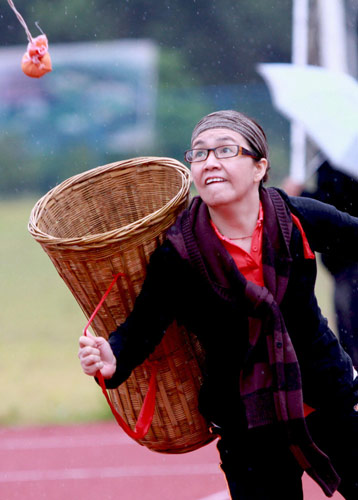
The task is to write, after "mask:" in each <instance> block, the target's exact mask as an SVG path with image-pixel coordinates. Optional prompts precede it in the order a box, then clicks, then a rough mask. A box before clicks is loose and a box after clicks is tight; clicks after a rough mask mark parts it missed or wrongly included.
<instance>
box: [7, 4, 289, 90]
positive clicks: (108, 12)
mask: <svg viewBox="0 0 358 500" xmlns="http://www.w3.org/2000/svg"><path fill="white" fill-rule="evenodd" d="M15 4H16V6H17V8H18V9H19V11H20V12H21V13H22V15H23V17H24V18H25V20H26V22H27V23H28V26H29V28H30V31H31V33H32V34H33V36H35V35H36V34H37V33H36V32H37V28H36V27H35V25H34V23H35V22H36V21H38V22H39V24H40V26H41V27H42V29H43V30H44V31H45V32H46V33H47V35H48V37H49V39H50V40H51V42H74V41H88V40H91V41H93V40H108V39H120V38H151V39H153V40H154V41H156V42H157V43H158V44H159V46H160V47H162V48H166V49H170V50H173V51H175V52H178V53H179V54H180V55H181V58H182V61H183V62H182V65H181V67H180V68H178V70H179V73H180V74H181V75H182V77H183V78H185V77H184V76H183V73H186V74H189V75H190V76H191V79H192V83H193V82H194V83H196V84H200V83H201V84H216V83H234V82H237V81H246V82H247V81H249V80H252V79H257V75H256V71H255V64H256V63H257V62H258V61H261V62H270V61H280V62H284V61H286V62H287V61H289V60H290V47H291V9H292V2H291V0H270V1H269V2H268V1H267V0H235V1H232V0H188V1H185V2H183V0H157V1H148V0H71V1H68V0H56V2H51V1H49V0H33V1H31V2H28V1H25V0H17V1H16V2H15ZM24 42H26V37H25V33H24V31H23V29H22V27H21V26H20V25H19V23H18V21H17V19H16V17H15V15H14V13H13V12H12V11H11V9H10V8H9V6H8V5H7V3H6V2H5V1H4V2H2V3H1V5H0V45H3V46H6V45H13V44H19V43H24ZM178 76H179V75H178Z"/></svg>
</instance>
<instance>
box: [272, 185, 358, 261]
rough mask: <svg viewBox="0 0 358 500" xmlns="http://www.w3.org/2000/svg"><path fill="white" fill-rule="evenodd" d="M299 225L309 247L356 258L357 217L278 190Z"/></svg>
mask: <svg viewBox="0 0 358 500" xmlns="http://www.w3.org/2000/svg"><path fill="white" fill-rule="evenodd" d="M278 191H279V193H280V195H281V196H282V197H283V199H284V200H285V201H286V203H287V204H288V206H289V208H290V210H291V211H292V213H293V214H294V215H296V216H297V217H298V218H299V219H300V221H301V224H302V227H303V229H304V231H305V233H306V236H307V238H308V241H309V244H310V246H311V248H312V250H314V251H316V252H320V253H323V254H328V255H337V256H340V257H342V258H346V259H350V260H354V261H358V218H357V217H353V216H351V215H349V214H348V213H346V212H341V211H339V210H337V209H336V208H335V207H333V206H332V205H328V204H327V203H322V202H320V201H317V200H314V199H311V198H305V197H295V196H288V195H287V194H286V193H285V192H283V191H281V190H278Z"/></svg>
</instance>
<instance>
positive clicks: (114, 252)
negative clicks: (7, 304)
mask: <svg viewBox="0 0 358 500" xmlns="http://www.w3.org/2000/svg"><path fill="white" fill-rule="evenodd" d="M189 188H190V172H189V171H188V169H187V168H186V167H185V166H184V165H182V164H181V163H179V162H177V161H175V160H173V159H170V158H156V157H147V158H134V159H131V160H127V161H122V162H117V163H112V164H110V165H104V166H102V167H98V168H95V169H92V170H89V171H87V172H84V173H82V174H79V175H76V176H74V177H72V178H70V179H68V180H66V181H64V182H63V183H62V184H60V185H59V186H57V187H55V188H54V189H52V190H51V191H49V193H47V194H46V195H45V196H44V197H43V198H41V199H40V200H39V201H38V202H37V203H36V205H35V207H34V208H33V210H32V212H31V216H30V221H29V231H30V233H31V234H32V236H33V237H34V238H35V239H36V240H37V241H38V242H39V243H40V244H41V246H42V248H43V249H44V250H45V252H46V253H47V254H48V256H49V257H50V259H51V260H52V262H53V264H54V265H55V267H56V269H57V271H58V273H59V274H60V276H61V277H62V278H63V280H64V281H65V283H66V284H67V286H68V287H69V289H70V290H71V292H72V294H73V295H74V297H75V298H76V300H77V302H78V303H79V305H80V306H81V308H82V310H83V312H84V313H85V315H86V317H87V318H88V317H90V315H91V314H92V312H93V310H94V309H95V307H96V305H97V304H98V302H99V300H100V298H101V297H102V295H103V294H104V292H105V291H106V289H107V287H108V285H109V283H110V282H111V281H112V278H113V275H114V274H115V273H124V274H125V277H124V278H121V279H120V280H118V282H117V284H116V286H115V287H114V289H113V290H112V291H111V293H110V295H109V296H108V298H107V300H106V302H105V303H104V305H103V307H102V308H101V309H100V311H99V313H98V314H97V316H96V317H95V319H94V320H93V323H92V328H93V331H94V332H95V334H96V335H101V336H103V337H105V338H107V337H108V334H109V333H110V332H111V331H113V330H114V329H115V328H116V326H117V325H118V324H120V323H122V322H123V321H124V320H125V318H126V317H127V315H128V314H129V312H130V311H131V310H132V308H133V304H134V301H135V298H136V296H137V295H138V293H139V291H140V289H141V286H142V283H143V280H144V277H145V269H146V265H147V263H148V260H149V257H150V255H151V254H152V252H153V251H154V249H155V248H156V247H157V246H158V245H159V244H160V243H161V242H162V241H163V238H164V233H165V231H166V230H167V229H168V228H169V227H170V225H171V224H172V223H173V222H174V220H175V218H176V216H177V215H178V213H179V212H180V211H182V210H183V209H184V208H185V207H186V206H187V203H188V196H189ZM153 362H155V363H156V366H158V373H157V380H156V382H157V394H156V408H155V413H154V417H153V421H152V425H151V427H150V429H149V432H148V433H147V434H146V436H145V437H144V438H143V439H141V440H140V441H139V442H140V443H141V444H142V445H145V446H146V447H148V448H149V449H151V450H153V451H158V452H163V453H184V452H187V451H192V450H195V449H197V448H199V447H201V446H203V445H204V444H206V443H208V442H210V441H211V440H212V435H211V434H210V433H209V431H208V426H207V423H206V422H205V421H204V419H203V418H202V417H201V415H200V414H199V412H198V409H197V395H198V391H199V388H200V385H201V369H200V366H201V364H202V362H203V352H202V349H201V347H200V344H199V343H198V341H197V340H196V338H195V337H194V336H193V335H191V334H190V333H189V332H187V331H185V330H184V329H183V328H179V327H178V326H177V325H176V324H173V325H171V326H170V327H169V329H168V331H167V332H166V335H165V336H164V338H163V340H162V342H161V343H160V345H159V346H158V347H157V349H156V350H155V352H154V353H153V355H152V356H151V357H150V359H149V360H147V361H146V362H144V363H143V364H142V365H141V366H139V367H137V368H136V369H135V370H134V371H133V373H132V375H131V376H130V378H129V379H128V380H127V381H126V382H125V383H123V384H121V385H120V386H119V387H118V388H117V389H115V390H110V391H109V393H110V399H111V401H112V403H113V404H114V406H115V407H116V409H117V410H118V412H119V413H120V414H121V415H122V417H123V419H124V420H125V421H126V422H127V424H128V425H129V426H130V427H131V428H134V426H135V424H136V421H137V419H138V415H139V412H140V409H141V406H142V403H143V399H144V397H145V394H146V392H147V390H148V382H149V378H150V373H151V363H153Z"/></svg>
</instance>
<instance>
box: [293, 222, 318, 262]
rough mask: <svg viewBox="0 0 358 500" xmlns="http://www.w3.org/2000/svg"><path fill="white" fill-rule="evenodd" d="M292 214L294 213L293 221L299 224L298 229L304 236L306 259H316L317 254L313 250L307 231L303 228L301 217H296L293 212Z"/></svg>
mask: <svg viewBox="0 0 358 500" xmlns="http://www.w3.org/2000/svg"><path fill="white" fill-rule="evenodd" d="M291 215H292V220H293V222H294V223H295V225H296V226H297V228H298V230H299V232H300V233H301V236H302V242H303V253H304V256H305V259H314V258H315V254H314V252H312V250H311V247H310V244H309V243H308V240H307V236H306V234H305V232H304V230H303V227H302V224H301V221H300V219H299V218H298V217H296V216H295V215H293V214H291Z"/></svg>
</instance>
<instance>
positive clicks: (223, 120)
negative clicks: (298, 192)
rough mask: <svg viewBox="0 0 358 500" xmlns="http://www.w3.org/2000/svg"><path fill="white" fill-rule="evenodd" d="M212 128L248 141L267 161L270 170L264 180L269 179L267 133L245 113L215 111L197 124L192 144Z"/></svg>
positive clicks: (229, 110)
mask: <svg viewBox="0 0 358 500" xmlns="http://www.w3.org/2000/svg"><path fill="white" fill-rule="evenodd" d="M211 128H228V129H231V130H234V131H235V132H238V133H239V134H241V135H242V136H243V137H244V138H245V139H246V140H247V142H248V143H249V145H250V147H251V148H252V150H253V152H254V153H257V154H258V155H259V156H260V158H266V159H267V161H268V168H267V171H266V175H265V177H264V179H263V180H264V181H265V180H266V179H267V172H268V170H269V168H270V163H269V162H270V160H269V149H268V144H267V140H266V135H265V132H264V131H263V129H262V128H261V127H260V125H259V124H258V123H256V122H255V121H254V120H253V119H252V118H249V117H247V116H246V115H244V114H243V113H239V112H238V111H234V110H231V109H228V110H223V111H215V112H214V113H210V114H209V115H206V116H204V118H202V119H201V120H200V121H199V122H198V123H197V124H196V126H195V128H194V130H193V134H192V136H191V143H192V144H193V142H194V140H195V139H196V137H197V136H198V135H199V134H201V133H202V132H204V130H208V129H211Z"/></svg>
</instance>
